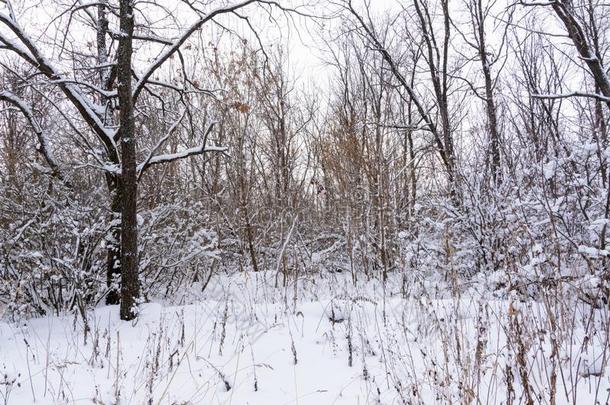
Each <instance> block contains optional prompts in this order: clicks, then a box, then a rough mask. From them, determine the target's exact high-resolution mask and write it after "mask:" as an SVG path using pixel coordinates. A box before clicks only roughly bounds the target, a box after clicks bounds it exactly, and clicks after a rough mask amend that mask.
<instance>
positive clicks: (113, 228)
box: [106, 178, 122, 305]
mask: <svg viewBox="0 0 610 405" xmlns="http://www.w3.org/2000/svg"><path fill="white" fill-rule="evenodd" d="M118 183H119V182H118V179H116V178H115V179H110V180H109V184H108V188H109V190H110V194H111V199H112V200H111V202H110V221H111V222H110V232H109V238H108V241H107V243H108V247H107V251H106V285H107V287H108V288H109V290H108V294H107V295H106V305H117V304H118V303H119V302H120V296H119V290H118V289H117V288H116V286H115V285H114V281H115V280H120V275H121V245H120V243H121V223H120V221H121V209H122V208H121V207H122V199H121V188H120V185H119V184H118Z"/></svg>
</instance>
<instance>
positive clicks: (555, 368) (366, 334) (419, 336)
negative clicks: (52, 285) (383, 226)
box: [0, 273, 610, 405]
mask: <svg viewBox="0 0 610 405" xmlns="http://www.w3.org/2000/svg"><path fill="white" fill-rule="evenodd" d="M314 280H315V283H314ZM279 281H280V282H279V284H280V285H281V284H282V283H281V281H282V280H281V276H280V280H279ZM390 286H392V287H390ZM197 290H198V286H194V288H193V290H192V291H187V292H185V293H184V297H177V300H178V301H182V302H183V303H185V304H184V305H180V306H170V305H167V304H161V303H148V304H144V305H143V306H142V308H141V314H140V316H139V318H138V320H137V321H136V322H135V323H130V322H123V321H120V320H119V317H118V308H117V307H101V308H98V309H96V310H95V311H92V312H91V313H89V315H88V327H89V329H90V330H89V331H88V332H87V333H85V329H86V328H85V326H84V323H83V321H82V319H80V318H79V317H75V316H73V315H66V316H64V317H46V318H41V319H32V320H28V321H21V322H17V323H16V322H8V321H6V322H3V323H0V404H15V405H21V404H29V403H36V404H58V403H83V404H85V403H97V404H116V403H121V404H261V405H267V404H269V405H271V404H301V405H305V404H312V405H319V404H345V405H355V404H403V403H421V404H430V403H484V404H496V403H497V404H499V403H507V400H511V401H512V403H515V404H519V403H527V399H528V395H529V398H531V399H532V400H533V401H534V403H552V400H553V399H552V397H553V396H554V397H555V399H556V403H558V404H564V403H575V404H593V403H595V400H596V398H597V401H599V403H600V404H604V403H607V401H608V396H609V395H610V377H609V374H610V367H609V365H608V356H609V355H610V353H608V351H609V349H608V347H607V340H606V339H607V337H608V325H609V323H608V319H607V317H608V311H607V310H592V309H590V308H588V307H585V306H583V307H582V308H576V309H574V307H572V312H571V317H568V316H567V315H566V316H564V315H563V314H562V313H561V308H560V307H553V308H550V307H549V306H547V305H545V304H544V302H539V303H521V302H518V301H516V300H514V301H512V302H509V301H506V300H492V299H489V298H488V297H486V298H484V297H482V296H481V295H479V294H475V293H472V294H468V295H466V294H465V295H462V297H461V298H460V299H457V298H455V299H452V298H446V297H445V298H439V297H437V296H430V295H429V294H426V293H424V292H423V291H424V290H423V289H422V290H421V291H418V292H417V293H414V292H412V293H411V294H410V295H409V296H408V297H405V295H404V294H403V293H402V292H401V291H400V290H401V284H400V283H399V282H395V283H391V282H390V283H389V284H388V285H387V287H386V288H385V289H384V288H383V287H382V285H381V284H380V283H379V282H378V281H371V282H363V283H359V285H358V286H356V287H355V286H353V285H352V284H351V279H350V277H349V276H347V275H344V274H335V275H330V276H326V277H325V278H320V279H318V278H316V277H309V278H301V279H299V281H298V282H297V283H295V282H294V281H293V280H291V281H290V282H289V283H287V285H286V286H280V287H275V274H272V273H259V274H248V273H242V274H237V275H233V276H218V277H215V278H214V279H213V281H212V284H211V285H210V286H208V288H207V289H206V290H205V291H204V292H203V293H197V292H196V291H197ZM549 314H553V315H554V316H549ZM570 320H571V322H573V323H572V324H571V325H566V322H568V321H570ZM551 321H553V322H551ZM553 324H554V325H555V327H556V329H555V330H554V331H553V330H551V329H552V328H553V326H552V325H553ZM549 325H550V327H551V329H549ZM553 342H556V344H555V345H554V344H553ZM553 347H557V348H558V350H557V351H554V350H553ZM526 385H527V389H524V387H525V386H526ZM553 387H555V389H553Z"/></svg>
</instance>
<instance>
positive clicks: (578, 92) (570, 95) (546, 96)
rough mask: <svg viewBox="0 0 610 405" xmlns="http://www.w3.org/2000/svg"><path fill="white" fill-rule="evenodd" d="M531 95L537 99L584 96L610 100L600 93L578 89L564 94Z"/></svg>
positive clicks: (605, 100) (604, 100) (607, 101)
mask: <svg viewBox="0 0 610 405" xmlns="http://www.w3.org/2000/svg"><path fill="white" fill-rule="evenodd" d="M532 97H534V98H539V99H546V100H555V99H561V98H570V97H586V98H594V99H596V100H599V101H603V102H605V103H609V102H610V97H605V96H603V95H601V94H595V93H584V92H580V91H575V92H572V93H565V94H532Z"/></svg>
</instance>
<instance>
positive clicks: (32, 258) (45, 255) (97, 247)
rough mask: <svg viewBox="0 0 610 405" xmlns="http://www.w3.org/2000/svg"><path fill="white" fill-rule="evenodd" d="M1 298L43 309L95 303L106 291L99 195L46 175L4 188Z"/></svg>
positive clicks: (21, 308)
mask: <svg viewBox="0 0 610 405" xmlns="http://www.w3.org/2000/svg"><path fill="white" fill-rule="evenodd" d="M0 195H2V196H3V197H0V255H1V257H0V302H2V303H3V304H4V305H6V307H7V310H8V311H9V313H13V314H16V315H33V314H37V315H44V314H49V313H55V314H57V313H60V312H62V311H65V310H71V309H74V308H75V307H86V306H91V305H95V303H97V302H98V300H99V299H100V298H101V297H102V296H103V294H104V291H105V281H104V280H105V278H104V273H103V259H104V256H103V252H104V249H103V236H104V234H105V231H106V225H105V224H104V222H103V220H102V218H103V212H102V210H101V208H100V207H99V206H98V204H97V203H96V200H98V199H99V198H98V196H96V195H95V194H93V193H92V195H90V196H83V195H80V196H78V195H76V194H75V193H73V192H72V191H71V190H70V189H68V188H65V187H63V186H62V185H61V184H58V183H53V184H52V185H51V184H50V183H49V182H48V180H47V179H41V180H40V181H39V182H34V181H31V182H30V183H25V184H22V185H21V187H19V188H16V187H11V186H10V185H7V186H4V187H3V190H2V192H0Z"/></svg>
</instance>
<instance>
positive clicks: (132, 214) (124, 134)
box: [117, 0, 140, 320]
mask: <svg viewBox="0 0 610 405" xmlns="http://www.w3.org/2000/svg"><path fill="white" fill-rule="evenodd" d="M133 20H134V11H133V0H121V2H120V29H121V37H120V39H119V48H118V60H117V79H118V94H119V105H120V113H119V117H120V129H119V131H120V132H119V139H120V142H121V157H122V164H121V170H122V171H121V199H122V216H121V319H123V320H130V319H133V318H134V317H135V316H136V311H135V309H136V305H137V302H138V298H139V296H140V282H139V280H138V223H137V206H136V203H137V194H138V183H137V173H136V165H137V163H136V139H135V118H134V111H133V93H132V89H131V87H132V86H131V57H132V53H133V49H132V40H133Z"/></svg>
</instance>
